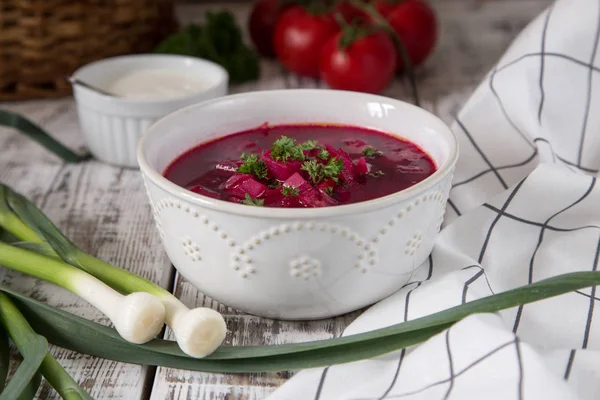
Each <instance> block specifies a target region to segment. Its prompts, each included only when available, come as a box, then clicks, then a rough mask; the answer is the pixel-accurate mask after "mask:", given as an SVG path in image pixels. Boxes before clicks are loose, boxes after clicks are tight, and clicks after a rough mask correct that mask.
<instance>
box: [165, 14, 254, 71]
mask: <svg viewBox="0 0 600 400" xmlns="http://www.w3.org/2000/svg"><path fill="white" fill-rule="evenodd" d="M154 52H155V53H166V54H182V55H188V56H192V57H199V58H204V59H207V60H211V61H214V62H216V63H218V64H220V65H222V66H223V67H224V68H225V69H226V70H227V72H229V79H230V81H231V83H243V82H247V81H251V80H255V79H258V77H259V75H260V65H259V60H258V56H257V55H256V53H254V52H253V51H252V50H251V49H250V48H249V47H248V46H246V44H244V41H243V39H242V31H241V29H240V27H239V26H238V24H237V22H236V21H235V18H234V17H233V14H231V13H230V12H228V11H222V12H216V13H214V12H210V11H209V12H207V13H206V22H205V23H204V25H198V24H191V25H188V26H187V27H186V28H185V29H183V30H182V31H181V32H178V33H175V34H173V35H171V36H169V37H167V38H166V39H165V40H163V41H162V42H161V43H160V44H159V45H158V46H157V47H156V48H155V49H154Z"/></svg>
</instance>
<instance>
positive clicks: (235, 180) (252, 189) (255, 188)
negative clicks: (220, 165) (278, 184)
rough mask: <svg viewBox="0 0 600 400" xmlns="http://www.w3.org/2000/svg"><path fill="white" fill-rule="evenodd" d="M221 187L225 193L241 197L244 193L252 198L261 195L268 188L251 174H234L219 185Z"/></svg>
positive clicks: (243, 196)
mask: <svg viewBox="0 0 600 400" xmlns="http://www.w3.org/2000/svg"><path fill="white" fill-rule="evenodd" d="M221 189H222V190H223V191H224V192H226V193H227V194H230V195H232V196H235V197H238V198H240V199H243V198H245V197H246V193H248V194H249V195H250V196H251V197H252V198H258V197H261V196H262V195H263V194H264V193H265V192H266V191H267V190H268V189H269V188H268V187H267V186H265V185H263V184H262V183H260V182H258V181H256V180H255V179H254V177H253V175H249V174H235V175H232V176H231V178H229V179H228V180H227V182H225V183H223V185H221Z"/></svg>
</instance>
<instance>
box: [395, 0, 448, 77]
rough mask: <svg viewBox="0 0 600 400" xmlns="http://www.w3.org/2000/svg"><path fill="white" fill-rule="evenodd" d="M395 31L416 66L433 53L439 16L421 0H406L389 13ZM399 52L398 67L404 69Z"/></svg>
mask: <svg viewBox="0 0 600 400" xmlns="http://www.w3.org/2000/svg"><path fill="white" fill-rule="evenodd" d="M386 19H387V20H388V21H389V23H390V25H391V26H392V28H394V31H396V33H397V34H398V36H399V37H400V39H401V40H402V43H404V46H405V47H406V51H407V52H408V56H409V57H410V60H411V62H412V64H413V65H414V66H417V65H419V64H421V63H422V62H423V61H425V59H426V58H427V57H428V56H429V55H430V54H431V52H432V51H433V49H434V47H435V43H436V41H437V35H438V29H437V18H436V16H435V13H434V12H433V10H432V9H431V8H430V7H429V6H428V5H427V4H426V3H425V2H423V1H421V0H405V1H402V2H400V3H398V5H396V7H395V8H394V9H393V10H392V11H391V12H389V14H387V16H386ZM403 67H404V63H403V62H402V57H401V56H400V54H398V69H403Z"/></svg>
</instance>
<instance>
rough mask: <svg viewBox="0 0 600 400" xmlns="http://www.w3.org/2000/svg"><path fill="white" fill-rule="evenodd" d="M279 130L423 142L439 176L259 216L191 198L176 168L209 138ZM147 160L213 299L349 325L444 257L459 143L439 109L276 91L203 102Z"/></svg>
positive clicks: (165, 233)
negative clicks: (350, 131) (353, 315)
mask: <svg viewBox="0 0 600 400" xmlns="http://www.w3.org/2000/svg"><path fill="white" fill-rule="evenodd" d="M265 122H266V123H269V124H294V123H313V124H314V123H329V124H348V125H354V126H360V127H366V128H373V129H377V130H380V131H384V132H388V133H390V134H392V135H396V136H399V137H402V138H406V139H408V140H411V141H412V142H414V143H416V144H418V145H419V146H421V147H422V148H423V149H424V150H425V151H426V152H427V153H429V155H430V156H431V157H432V158H433V160H434V161H435V163H436V164H437V166H438V170H437V172H435V173H434V174H433V175H431V176H430V177H428V178H427V179H425V180H423V181H422V182H420V183H418V184H416V185H414V186H412V187H410V188H408V189H406V190H403V191H401V192H397V193H394V194H392V195H389V196H385V197H381V198H378V199H375V200H369V201H365V202H362V203H356V204H348V205H341V206H335V207H325V208H318V209H288V208H268V207H251V206H246V205H242V204H234V203H229V202H226V201H221V200H215V199H212V198H209V197H205V196H201V195H199V194H196V193H193V192H190V191H188V190H185V189H183V188H181V187H179V186H177V185H175V184H174V183H172V182H170V181H169V180H167V179H166V178H165V177H163V175H162V172H163V171H164V169H165V168H166V167H167V166H168V165H169V163H170V162H171V161H172V160H173V159H175V158H177V156H179V155H180V154H182V153H183V152H185V151H186V150H188V149H190V148H192V147H194V146H196V145H198V144H200V143H202V142H206V141H208V140H212V139H215V138H219V137H222V136H226V135H228V134H232V133H235V132H239V131H242V130H246V129H250V128H253V127H257V126H260V125H262V124H264V123H265ZM138 157H139V163H140V169H141V172H142V175H143V177H144V183H145V184H146V188H147V191H148V198H149V200H150V204H151V206H152V211H153V214H154V218H155V221H156V225H157V227H158V231H159V233H160V237H161V239H162V243H163V245H164V247H165V249H166V252H167V254H168V256H169V258H170V260H171V261H172V262H173V265H175V267H176V268H177V269H178V271H179V272H180V273H181V274H182V275H183V276H184V277H185V278H186V279H188V280H189V281H190V282H191V283H192V284H194V285H195V286H196V287H198V288H199V289H200V290H201V291H202V292H203V293H205V294H207V295H208V296H210V297H212V298H214V299H216V300H219V301H221V302H222V303H224V304H227V305H229V306H232V307H234V308H237V309H239V310H243V311H248V312H250V313H253V314H256V315H261V316H266V317H272V318H283V319H312V318H325V317H331V316H335V315H340V314H343V313H346V312H349V311H352V310H356V309H359V308H362V307H365V306H367V305H369V304H372V303H374V302H376V301H378V300H381V299H382V298H384V297H386V296H388V295H390V294H392V293H393V292H395V291H397V290H398V289H400V288H401V287H402V285H404V284H405V283H406V282H407V281H408V280H409V279H410V276H411V274H412V273H413V271H414V269H415V268H417V267H418V266H419V265H421V264H422V263H423V262H424V261H425V260H426V259H427V257H428V256H429V254H430V253H431V251H432V248H433V244H434V242H435V239H436V237H437V235H438V232H439V229H440V226H441V223H442V219H443V216H444V212H445V208H446V200H447V199H448V192H449V190H450V183H451V181H452V174H453V171H454V166H455V163H456V160H457V157H458V144H457V142H456V139H455V137H454V135H453V133H452V131H451V130H450V128H448V126H446V124H444V123H443V122H442V121H441V120H439V119H438V118H437V117H435V116H433V115H432V114H430V113H428V112H427V111H425V110H423V109H421V108H418V107H415V106H412V105H410V104H407V103H404V102H401V101H398V100H393V99H389V98H386V97H380V96H374V95H368V94H362V93H353V92H342V91H333V90H281V91H280V90H274V91H262V92H254V93H245V94H239V95H234V96H226V97H223V98H220V99H216V100H211V101H208V102H203V103H202V104H197V105H195V106H192V107H188V108H186V109H184V110H181V111H178V112H176V113H174V114H171V115H169V116H168V117H166V118H164V119H162V120H161V121H159V122H157V123H156V124H155V125H153V126H152V128H150V130H149V131H148V133H147V134H146V135H144V137H143V138H142V140H141V141H140V145H139V150H138Z"/></svg>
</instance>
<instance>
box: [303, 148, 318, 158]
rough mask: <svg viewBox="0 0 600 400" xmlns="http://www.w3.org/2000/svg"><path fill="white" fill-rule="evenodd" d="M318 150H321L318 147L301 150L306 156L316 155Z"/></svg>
mask: <svg viewBox="0 0 600 400" xmlns="http://www.w3.org/2000/svg"><path fill="white" fill-rule="evenodd" d="M320 152H321V149H319V148H315V149H312V150H306V151H303V153H304V155H305V156H306V157H317V156H318V155H319V153H320Z"/></svg>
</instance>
